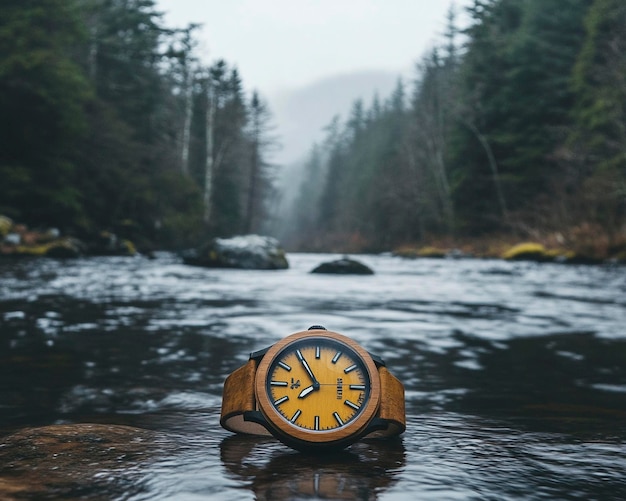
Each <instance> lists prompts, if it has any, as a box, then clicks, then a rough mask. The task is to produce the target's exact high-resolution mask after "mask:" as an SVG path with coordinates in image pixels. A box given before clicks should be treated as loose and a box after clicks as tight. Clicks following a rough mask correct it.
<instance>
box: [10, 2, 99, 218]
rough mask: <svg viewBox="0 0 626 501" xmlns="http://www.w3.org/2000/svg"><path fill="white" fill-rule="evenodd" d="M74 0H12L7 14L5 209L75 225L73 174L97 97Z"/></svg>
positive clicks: (79, 205)
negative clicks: (89, 105) (82, 52)
mask: <svg viewBox="0 0 626 501" xmlns="http://www.w3.org/2000/svg"><path fill="white" fill-rule="evenodd" d="M74 7H75V6H74V4H73V2H67V1H64V0H37V1H34V0H6V1H4V2H3V6H2V15H1V16H0V116H2V123H1V124H0V138H1V139H0V140H1V141H2V144H1V145H0V179H1V180H2V189H1V191H2V192H1V193H0V196H1V199H0V212H4V213H6V214H8V215H10V216H13V217H15V218H19V219H21V220H24V221H25V222H29V223H39V224H41V223H46V224H54V225H59V226H62V227H68V226H70V225H71V224H72V223H73V222H75V220H76V218H77V217H78V215H79V214H80V213H81V210H82V200H81V195H80V193H79V192H78V191H77V190H76V187H75V184H74V180H75V175H76V170H77V168H78V165H77V162H76V157H77V149H78V147H79V145H80V140H81V136H82V135H83V134H84V133H85V126H86V120H85V111H84V106H85V103H86V102H87V100H88V99H89V96H90V90H89V86H88V84H87V82H86V79H85V77H84V75H83V73H82V71H81V68H80V67H79V66H78V65H77V64H76V63H75V62H74V60H73V49H74V47H75V46H76V45H78V44H80V43H82V41H83V40H84V38H83V37H84V34H83V31H82V30H81V24H80V18H79V16H78V13H77V11H76V9H75V8H74Z"/></svg>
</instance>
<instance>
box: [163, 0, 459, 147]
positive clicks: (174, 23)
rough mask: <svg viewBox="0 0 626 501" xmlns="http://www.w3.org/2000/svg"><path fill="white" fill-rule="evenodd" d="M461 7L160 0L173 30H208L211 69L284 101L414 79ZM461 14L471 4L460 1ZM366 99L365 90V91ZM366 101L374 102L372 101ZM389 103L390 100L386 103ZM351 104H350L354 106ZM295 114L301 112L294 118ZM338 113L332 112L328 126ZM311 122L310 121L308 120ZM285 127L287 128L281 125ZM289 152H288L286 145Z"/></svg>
mask: <svg viewBox="0 0 626 501" xmlns="http://www.w3.org/2000/svg"><path fill="white" fill-rule="evenodd" d="M453 1H454V0H157V2H156V3H157V8H158V9H159V10H161V11H163V12H165V18H164V19H165V23H166V25H167V26H169V27H184V26H186V25H188V24H189V23H192V22H193V23H200V24H202V25H203V28H202V29H201V31H200V32H199V33H198V34H197V35H196V36H197V38H199V39H200V40H201V46H200V49H199V52H200V55H201V58H202V59H203V60H204V61H205V62H212V61H215V60H217V59H225V60H226V61H227V62H228V63H229V64H230V65H233V66H237V68H238V69H239V73H240V75H241V78H242V80H243V84H244V87H245V89H246V90H247V91H251V90H252V89H256V90H258V91H259V92H260V94H261V95H262V96H263V97H264V98H265V99H267V100H268V101H269V105H270V109H272V110H273V111H274V115H275V119H276V122H277V125H278V127H279V130H281V131H282V132H287V134H286V135H287V136H288V135H289V134H288V131H287V129H288V124H286V122H287V117H282V116H281V115H282V114H283V111H282V110H280V109H277V108H280V105H279V104H278V101H283V102H284V101H285V100H286V99H288V95H289V93H291V92H297V91H301V90H302V88H305V87H306V86H309V85H312V84H314V83H315V82H318V81H320V80H324V79H328V78H330V77H335V76H338V75H348V74H352V73H357V72H367V71H378V72H380V71H386V72H393V73H394V74H397V75H398V76H400V75H401V74H402V75H405V76H406V75H408V76H409V78H412V77H413V76H414V75H413V74H412V73H411V72H412V68H413V67H414V65H415V62H416V61H417V60H418V59H419V58H420V57H421V56H422V55H423V54H424V53H425V51H426V50H427V49H428V48H430V47H432V46H433V44H434V43H435V42H436V41H439V40H440V39H441V35H442V33H443V32H444V30H445V24H446V13H447V11H448V8H449V6H450V4H451V3H453ZM454 3H455V4H456V5H457V7H460V6H463V5H467V4H468V3H469V0H456V1H454ZM361 91H362V89H361ZM357 97H363V98H365V99H366V100H368V99H369V98H370V97H371V96H354V99H356V98H357ZM383 97H385V96H383ZM349 104H351V103H347V105H349ZM291 111H292V113H293V111H294V110H291ZM335 112H343V110H335V111H334V112H331V111H329V113H330V115H329V116H328V121H329V120H330V118H332V116H333V115H334V114H335ZM303 119H304V120H306V117H304V118H303ZM281 122H283V123H281ZM285 146H287V147H288V145H285Z"/></svg>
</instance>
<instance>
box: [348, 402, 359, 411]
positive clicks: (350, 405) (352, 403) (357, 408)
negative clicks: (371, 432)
mask: <svg viewBox="0 0 626 501" xmlns="http://www.w3.org/2000/svg"><path fill="white" fill-rule="evenodd" d="M344 404H346V405H347V406H348V407H352V408H353V409H354V410H355V411H358V410H359V409H360V407H359V406H358V405H357V404H355V403H354V402H350V400H346V401H345V402H344Z"/></svg>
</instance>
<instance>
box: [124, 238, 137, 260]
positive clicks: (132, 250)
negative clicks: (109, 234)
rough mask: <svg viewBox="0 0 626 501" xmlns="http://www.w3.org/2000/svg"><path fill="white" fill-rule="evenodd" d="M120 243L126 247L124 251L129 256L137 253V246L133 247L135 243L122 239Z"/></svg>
mask: <svg viewBox="0 0 626 501" xmlns="http://www.w3.org/2000/svg"><path fill="white" fill-rule="evenodd" d="M122 245H123V246H124V248H125V249H126V252H127V253H128V255H129V256H134V255H135V254H137V248H136V247H135V244H133V243H132V242H131V241H130V240H123V241H122Z"/></svg>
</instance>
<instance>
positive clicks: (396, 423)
mask: <svg viewBox="0 0 626 501" xmlns="http://www.w3.org/2000/svg"><path fill="white" fill-rule="evenodd" d="M378 374H379V376H380V393H381V397H380V407H379V409H378V414H377V416H376V417H378V418H379V419H382V420H384V421H386V422H387V428H385V429H382V430H377V431H374V432H372V433H369V434H368V435H366V437H367V438H376V437H389V436H392V435H399V434H400V433H402V432H403V431H404V430H405V429H406V417H405V409H404V385H403V384H402V383H401V382H400V380H399V379H398V378H397V377H395V376H394V375H393V374H391V372H389V370H387V368H386V367H379V369H378Z"/></svg>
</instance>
